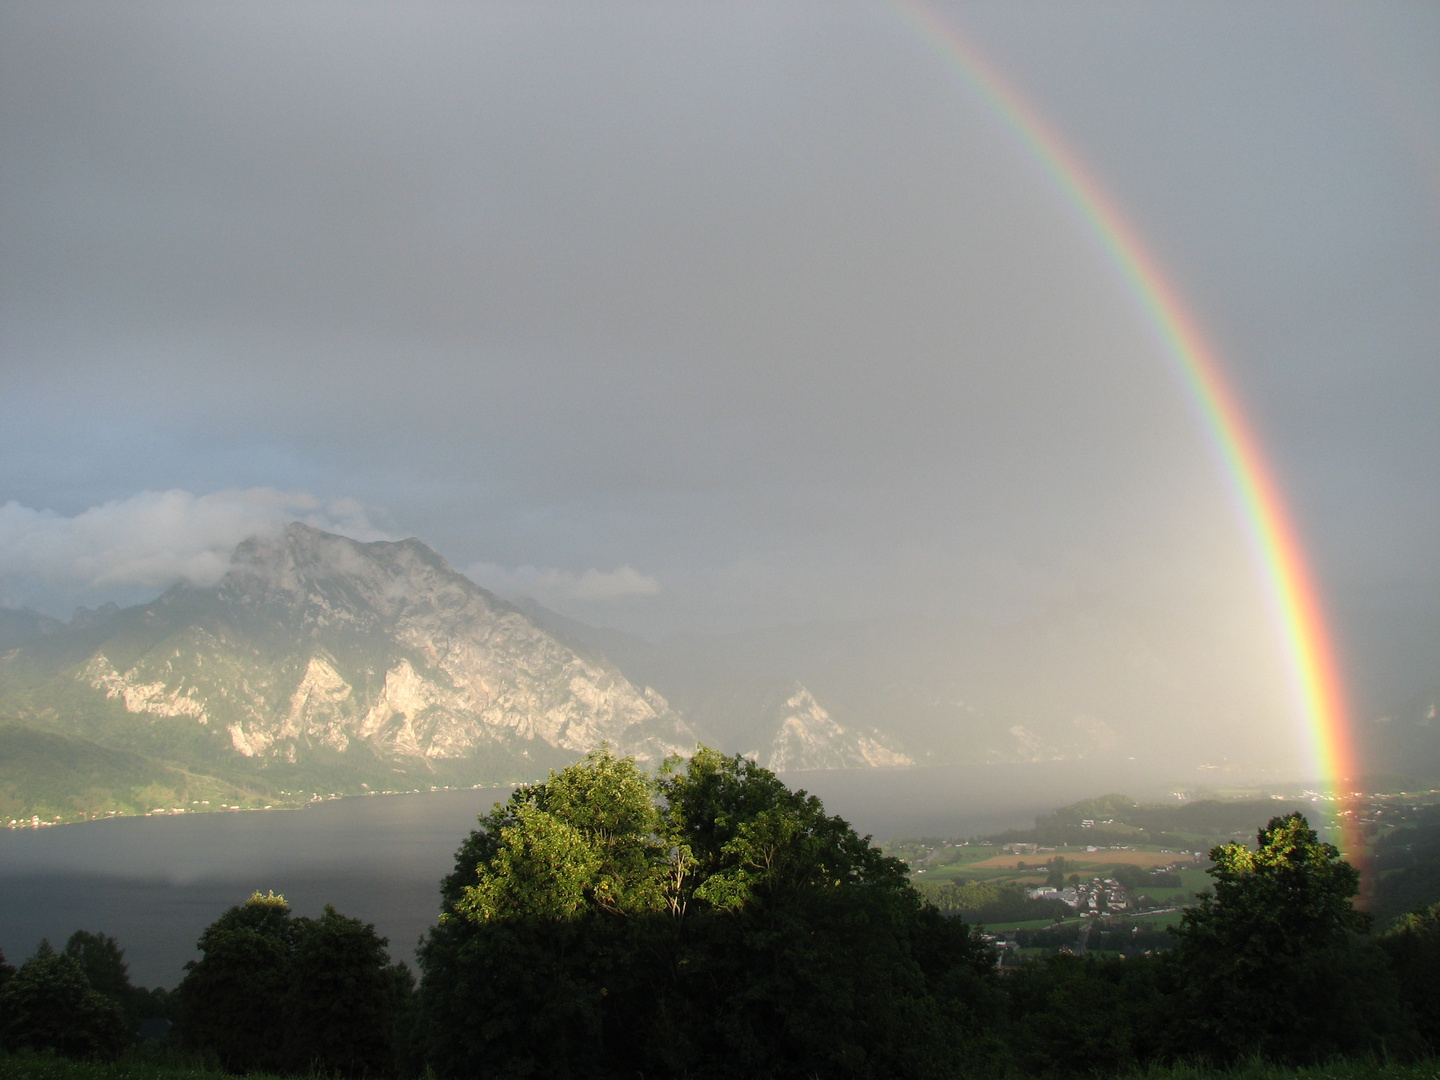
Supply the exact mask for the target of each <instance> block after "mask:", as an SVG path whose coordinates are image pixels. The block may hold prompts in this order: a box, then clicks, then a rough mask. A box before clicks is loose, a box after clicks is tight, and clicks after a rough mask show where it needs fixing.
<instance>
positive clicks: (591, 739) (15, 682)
mask: <svg viewBox="0 0 1440 1080" xmlns="http://www.w3.org/2000/svg"><path fill="white" fill-rule="evenodd" d="M541 613H543V614H544V615H545V616H548V617H549V622H550V625H549V626H547V625H544V624H543V623H544V620H540V619H537V618H536V617H532V615H531V614H529V613H527V612H526V611H524V610H522V609H521V607H519V606H516V605H513V604H510V603H507V602H506V601H504V600H502V599H500V598H499V597H497V596H495V595H494V594H492V593H490V592H487V591H486V590H485V589H483V588H481V587H480V586H478V585H476V584H474V583H473V582H471V581H470V580H469V579H467V578H465V577H464V576H463V575H461V574H459V573H457V572H456V571H454V570H453V569H451V568H450V566H449V565H448V564H447V563H446V562H445V560H444V559H442V558H441V557H440V556H439V555H437V554H436V553H435V552H434V551H432V550H431V549H430V548H428V547H426V546H425V545H424V544H422V543H420V542H419V541H418V540H414V539H411V540H404V541H398V542H375V543H360V542H357V541H354V540H350V539H347V538H345V537H342V536H336V535H332V534H329V533H325V532H321V531H320V530H317V529H314V528H311V527H309V526H306V525H302V524H298V523H296V524H292V525H290V526H288V527H287V528H286V529H285V530H284V531H283V533H281V534H279V535H278V536H274V537H267V538H254V539H251V540H247V541H245V542H244V543H242V544H240V545H239V547H238V548H237V549H236V551H235V553H234V556H233V558H232V561H231V565H230V568H229V571H228V572H227V573H226V575H225V577H224V578H223V580H221V582H220V583H219V584H218V585H216V586H214V587H208V588H202V587H197V586H193V585H183V584H182V585H176V586H174V587H172V588H170V589H168V590H167V591H166V592H165V593H163V594H162V595H161V596H160V597H158V598H157V599H155V600H154V601H152V602H150V603H148V604H143V605H139V606H137V607H133V608H127V609H123V610H122V609H120V608H117V607H116V606H115V605H113V604H107V605H104V606H102V607H101V608H99V609H98V610H94V611H91V610H89V609H84V608H82V609H79V610H77V611H76V613H75V615H74V617H73V618H72V619H71V622H70V624H69V625H68V626H67V625H65V624H62V623H60V622H58V621H57V620H54V619H50V618H48V617H46V616H43V615H39V614H37V613H35V612H13V611H4V612H3V618H0V634H3V635H4V637H3V638H0V640H3V641H4V643H5V645H6V648H5V650H4V651H3V652H0V722H9V725H10V726H9V727H8V728H6V734H5V738H4V739H0V812H5V811H6V810H7V809H8V811H9V812H12V813H22V812H23V813H24V814H29V813H30V812H31V810H32V809H34V807H35V805H36V802H35V800H36V798H37V796H36V795H35V791H36V790H38V789H37V788H36V786H35V784H33V783H28V782H25V778H24V777H19V776H18V775H16V770H18V769H19V768H20V766H19V765H18V764H17V763H18V762H19V761H20V760H21V759H22V758H23V759H24V761H26V762H28V763H29V764H28V765H26V766H25V769H26V770H27V771H28V773H29V774H32V775H38V774H43V775H44V776H46V777H50V778H51V779H50V780H47V781H46V782H45V783H44V784H41V785H40V786H41V787H42V788H45V790H50V791H52V794H53V795H54V798H52V799H51V800H50V802H49V803H47V804H46V806H47V808H48V809H47V813H49V812H53V811H55V810H56V808H57V806H58V807H59V808H60V811H61V813H60V814H59V815H58V816H61V817H64V816H65V814H66V813H67V812H78V813H82V814H95V813H108V812H112V811H117V812H133V811H134V810H135V809H137V808H141V809H153V808H155V807H153V806H152V804H165V803H173V802H183V803H186V804H189V805H194V806H200V805H209V804H210V803H216V802H219V803H221V804H224V805H233V803H232V802H231V800H235V799H239V800H242V801H244V800H246V799H249V801H250V802H252V803H255V802H266V803H272V804H273V803H274V802H277V801H278V802H286V801H290V802H293V801H295V800H297V799H299V798H303V797H304V796H305V795H306V794H307V793H308V794H309V795H311V796H313V795H315V794H316V793H331V792H341V793H344V792H357V791H364V790H390V789H399V790H411V789H414V788H416V787H426V786H448V785H454V784H472V783H493V782H501V781H511V780H533V779H538V778H541V777H543V775H544V774H545V772H546V770H547V769H548V768H550V767H552V766H556V765H561V764H564V763H566V762H568V761H570V760H573V759H574V758H575V757H577V756H579V755H581V754H584V753H585V752H587V751H589V750H592V749H595V748H597V747H599V746H600V745H601V744H602V743H603V744H608V745H610V746H611V747H613V748H614V749H615V750H617V751H618V752H620V753H622V754H626V755H630V756H634V757H635V758H637V759H638V760H640V761H642V762H646V763H650V764H652V765H654V764H658V762H660V761H661V760H663V759H664V758H666V757H668V756H670V755H674V754H688V753H690V752H692V751H693V750H694V748H695V746H696V744H697V742H699V741H700V736H699V735H698V734H697V732H696V730H695V729H694V728H693V727H692V725H691V724H690V723H689V722H688V721H687V719H686V718H685V717H684V716H683V715H682V714H681V712H680V711H679V710H678V709H676V708H675V707H673V706H672V705H671V704H670V702H669V701H668V700H667V699H666V698H665V697H664V696H663V695H662V694H661V693H660V692H658V691H657V690H655V689H653V688H652V687H651V686H649V685H645V684H643V683H641V684H637V683H636V682H632V681H631V679H630V678H628V677H627V675H626V673H625V672H624V671H622V669H621V668H620V667H618V666H617V665H616V664H615V663H614V662H613V661H612V660H611V659H610V658H609V657H607V656H606V654H605V652H604V651H603V650H602V649H601V648H599V647H597V646H596V645H595V644H594V643H592V642H587V641H585V640H582V638H583V637H584V636H585V635H586V634H587V633H588V634H590V635H602V636H605V637H606V641H605V644H606V645H608V646H610V647H611V648H612V649H613V650H614V651H617V652H619V653H621V654H626V655H627V663H630V664H634V662H635V661H636V659H637V657H638V655H639V650H640V649H641V648H642V647H643V646H644V644H645V643H644V642H643V640H642V639H636V638H630V637H628V636H626V635H621V634H619V632H613V633H612V632H606V631H599V630H594V629H593V628H587V627H584V626H583V625H582V624H578V623H572V624H570V625H568V626H566V625H561V623H562V622H563V620H561V618H560V617H559V616H555V615H553V613H548V612H543V609H537V610H536V614H537V615H539V614H541ZM640 666H643V665H640ZM772 696H773V695H772ZM767 708H768V711H765V710H764V709H762V710H761V711H760V712H759V713H757V714H756V715H755V716H753V717H752V718H751V720H752V723H758V724H760V725H761V727H762V728H764V727H768V729H769V734H768V735H767V736H766V737H765V738H764V739H762V744H761V746H760V748H759V749H758V750H757V751H756V756H757V757H759V758H760V759H761V760H762V761H764V762H765V763H766V764H769V765H771V766H773V767H776V768H791V769H816V768H822V769H823V768H855V767H873V766H883V765H905V764H912V763H913V762H912V760H911V759H910V758H909V757H907V756H906V755H905V754H904V753H903V752H901V751H899V750H897V749H896V748H895V747H894V746H892V745H891V744H890V743H889V742H888V741H887V740H886V738H885V737H884V736H883V735H880V734H879V733H878V732H873V731H871V732H861V731H859V730H852V729H850V728H847V727H842V726H841V725H839V724H837V723H836V722H835V721H834V720H833V719H831V718H830V716H829V714H828V713H827V712H826V711H825V709H824V708H823V707H822V706H821V705H820V704H819V703H818V702H816V701H815V699H814V697H813V695H811V694H810V692H809V691H808V690H806V689H805V688H804V687H800V686H798V684H797V686H796V687H795V688H793V689H792V691H790V692H788V693H787V695H784V696H783V697H782V699H781V700H780V701H779V702H776V701H771V703H770V705H769V706H767ZM27 732H29V733H32V734H27ZM734 734H735V732H734V731H730V732H724V731H722V732H714V731H712V732H708V733H707V735H708V736H709V738H710V740H711V741H712V742H716V743H718V744H720V745H722V746H726V747H730V744H731V743H732V742H734V741H735V740H734V739H733V736H734ZM40 736H44V737H43V738H42V737H40ZM7 740H8V741H7ZM7 748H8V749H7ZM46 748H49V750H48V751H47V749H46ZM733 748H735V749H739V748H740V747H738V746H737V747H733ZM47 752H49V753H52V754H55V755H61V756H62V757H63V756H69V757H78V758H83V759H84V760H85V761H86V762H88V763H89V764H88V765H87V768H88V770H89V774H91V775H92V778H93V779H94V782H93V783H91V782H87V783H85V784H84V785H81V787H82V789H81V790H74V791H70V790H69V788H74V787H75V786H76V785H77V784H79V780H78V779H77V778H76V774H75V773H74V770H73V769H71V768H69V766H68V765H67V764H66V763H65V762H64V761H58V760H57V761H56V762H53V763H51V765H46V766H42V765H40V764H37V762H40V761H41V759H42V758H43V757H44V754H45V753H47ZM7 755H8V756H7ZM7 762H8V766H7ZM147 762H148V763H150V764H149V765H148V766H147V765H145V763H147ZM52 766H53V767H52ZM152 766H153V767H152ZM7 767H8V768H9V769H10V774H11V775H10V779H9V780H7V779H6V775H7V774H6V768H7ZM37 770H38V773H37ZM107 777H108V778H109V779H108V780H107V779H106V778H107ZM142 777H143V778H144V780H145V783H144V784H143V785H142V784H140V779H139V778H142ZM127 778H128V779H127ZM47 785H48V786H47ZM22 790H23V791H24V792H28V793H29V794H26V795H24V797H22V795H21V792H22ZM142 791H143V792H145V793H146V794H143V795H142ZM209 795H214V796H215V799H212V800H210V802H209V803H207V802H206V799H205V798H203V797H198V796H209ZM189 796H197V797H196V798H190V797H189ZM57 800H58V801H57ZM159 808H163V806H161V807H159ZM51 816H55V815H54V814H53V813H51Z"/></svg>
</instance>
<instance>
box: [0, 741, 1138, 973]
mask: <svg viewBox="0 0 1440 1080" xmlns="http://www.w3.org/2000/svg"><path fill="white" fill-rule="evenodd" d="M785 780H786V782H787V783H789V784H790V785H791V786H792V787H803V788H806V789H808V790H809V791H811V792H812V793H814V794H816V795H819V796H820V797H821V798H822V799H823V800H824V801H825V806H826V809H827V810H829V811H830V812H831V813H836V814H840V815H841V816H843V817H845V818H846V819H847V820H849V821H850V822H851V823H852V824H854V825H855V826H856V828H858V829H859V830H860V831H861V832H864V833H870V834H872V835H874V836H875V837H877V838H879V839H890V838H892V837H896V836H903V835H926V836H954V837H965V836H972V835H978V834H982V833H986V832H993V831H997V830H999V829H1003V828H1007V827H1010V826H1016V825H1019V826H1025V825H1029V824H1030V823H1031V821H1032V819H1033V818H1034V816H1035V815H1036V814H1037V813H1044V812H1046V811H1048V810H1051V809H1053V808H1055V807H1057V806H1062V805H1064V804H1066V803H1070V802H1074V801H1076V800H1077V799H1082V798H1088V797H1090V796H1093V795H1100V794H1103V793H1105V792H1107V791H1123V792H1125V793H1126V794H1128V795H1130V796H1132V797H1133V798H1137V799H1145V800H1149V799H1155V798H1158V797H1161V796H1162V795H1163V792H1164V787H1163V786H1162V785H1158V784H1157V783H1156V782H1155V781H1154V780H1153V779H1145V780H1142V779H1141V776H1140V774H1139V772H1138V771H1137V770H1135V769H1133V768H1129V767H1127V766H1125V765H1124V764H1123V763H1122V764H1116V763H1108V764H1106V765H1103V766H1097V765H1088V764H1086V763H1075V762H1046V763H1042V764H1036V765H995V766H960V767H937V768H916V769H883V770H882V769H866V770H854V771H848V772H810V773H792V774H789V775H787V776H786V777H785ZM508 794H509V789H505V788H489V789H483V790H472V791H441V792H433V793H430V794H423V795H388V796H372V797H361V798H352V799H337V800H333V801H330V802H323V803H315V804H312V805H310V806H307V807H305V808H304V809H302V810H272V811H252V812H240V813H218V814H194V815H185V816H175V817H149V818H113V819H110V820H107V821H97V822H93V823H90V824H85V825H64V826H56V827H53V828H49V829H38V830H29V829H27V830H14V831H11V830H0V949H3V950H4V953H5V957H6V960H7V961H8V962H9V963H11V964H19V963H20V962H21V961H22V960H24V959H25V958H26V957H27V956H29V955H30V954H31V953H32V952H34V950H35V946H36V944H37V943H38V942H39V940H40V938H41V937H48V938H49V939H50V941H51V943H52V944H54V945H55V946H56V947H57V948H58V947H60V946H61V945H63V943H64V942H65V939H66V938H68V937H69V936H70V934H71V933H72V932H73V931H75V930H77V929H83V930H90V931H92V932H103V933H106V934H109V935H111V936H112V937H114V938H116V939H118V941H119V942H120V945H121V946H122V947H123V948H124V949H125V958H126V960H127V961H128V963H129V965H130V977H131V981H133V982H134V983H135V984H136V985H140V986H165V987H173V986H175V985H176V983H178V982H179V981H180V978H181V976H182V974H183V972H184V965H185V962H186V961H187V960H190V959H193V958H194V957H195V956H196V955H197V953H196V951H195V941H196V939H197V938H199V936H200V932H201V931H202V930H203V929H204V928H205V927H206V926H208V925H209V924H210V923H211V922H213V921H214V920H215V919H216V918H217V917H218V916H219V915H220V914H221V913H222V912H223V911H224V910H225V909H226V908H228V907H230V906H231V905H232V904H237V903H240V902H241V901H243V900H244V899H245V898H246V897H247V896H249V895H250V893H251V892H253V891H254V890H256V889H259V890H261V891H265V890H268V889H273V890H274V891H275V892H277V893H283V894H284V895H285V897H286V899H288V900H289V901H290V904H291V906H292V908H293V909H294V912H295V914H297V915H311V916H314V915H318V914H319V913H320V911H321V909H322V908H323V907H324V905H325V904H327V903H329V904H333V905H335V907H336V909H337V910H339V911H340V912H342V913H344V914H346V915H351V916H356V917H358V918H361V919H363V920H365V921H366V922H370V923H374V924H375V927H376V929H377V930H378V931H379V932H380V933H381V934H382V935H384V936H386V937H388V938H389V939H390V952H391V955H392V956H394V957H396V958H397V959H403V960H405V961H406V962H407V963H409V964H411V966H412V967H413V965H414V952H415V945H416V942H417V941H418V940H419V939H420V937H421V936H422V935H423V934H424V933H425V931H426V929H427V928H428V927H429V926H430V925H431V924H432V923H433V922H434V920H435V916H436V913H437V911H438V907H439V892H438V886H439V882H440V879H441V877H443V876H444V875H445V874H447V873H449V871H450V870H451V868H452V866H453V859H454V854H455V849H456V848H457V847H458V846H459V845H460V842H461V840H463V839H464V838H465V836H466V835H467V834H468V832H469V830H470V829H471V828H473V827H474V825H475V818H476V817H477V816H478V815H479V814H481V813H484V812H485V811H487V810H488V809H489V808H490V806H491V805H492V804H493V803H494V802H495V801H496V800H497V799H503V798H506V797H507V796H508Z"/></svg>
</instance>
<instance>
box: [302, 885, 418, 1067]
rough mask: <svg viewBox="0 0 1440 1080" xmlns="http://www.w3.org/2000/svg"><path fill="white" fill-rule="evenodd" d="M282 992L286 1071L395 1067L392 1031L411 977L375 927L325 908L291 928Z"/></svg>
mask: <svg viewBox="0 0 1440 1080" xmlns="http://www.w3.org/2000/svg"><path fill="white" fill-rule="evenodd" d="M294 929H295V936H294V948H293V951H292V952H291V956H290V963H289V987H288V989H287V991H286V995H285V1053H284V1061H285V1065H286V1067H287V1068H289V1069H291V1070H294V1071H306V1070H311V1071H316V1070H318V1071H323V1072H326V1073H339V1074H340V1075H341V1076H376V1075H379V1076H384V1075H388V1074H390V1073H392V1072H394V1070H395V1029H396V1024H397V1021H398V1020H399V1018H400V1014H401V1012H402V1010H403V1008H404V1006H405V1003H406V1001H407V999H408V997H409V995H410V988H411V984H412V982H413V980H412V979H411V978H410V973H409V972H408V971H406V970H405V968H404V967H403V966H401V965H398V964H395V965H392V964H391V963H390V957H389V955H388V954H387V953H386V951H385V946H386V945H387V944H389V943H388V942H387V941H386V939H385V938H383V937H380V936H378V935H377V934H376V933H375V927H374V926H372V925H371V924H369V923H363V922H361V921H360V920H359V919H351V918H346V917H345V916H344V915H341V914H339V913H338V912H337V911H336V910H335V909H334V908H333V907H331V906H330V905H329V904H327V905H326V906H325V912H324V914H323V915H322V916H321V917H320V918H318V919H300V920H298V921H297V923H296V925H295V928H294Z"/></svg>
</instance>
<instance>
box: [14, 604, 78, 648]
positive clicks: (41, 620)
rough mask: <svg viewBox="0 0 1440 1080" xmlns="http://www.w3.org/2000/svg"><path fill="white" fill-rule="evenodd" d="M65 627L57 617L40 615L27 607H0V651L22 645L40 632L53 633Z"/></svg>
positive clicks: (38, 635) (40, 633)
mask: <svg viewBox="0 0 1440 1080" xmlns="http://www.w3.org/2000/svg"><path fill="white" fill-rule="evenodd" d="M64 629H65V624H64V623H62V622H61V621H60V620H59V619H52V618H50V616H48V615H41V614H40V613H39V612H38V611H31V610H30V609H29V608H22V609H20V610H18V611H17V610H15V609H13V608H0V651H4V650H5V649H13V648H15V646H17V645H23V644H24V643H25V642H27V641H30V640H32V639H33V638H37V637H40V636H41V635H42V634H55V633H59V632H60V631H62V630H64Z"/></svg>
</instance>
